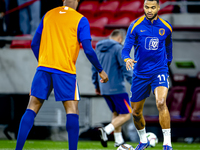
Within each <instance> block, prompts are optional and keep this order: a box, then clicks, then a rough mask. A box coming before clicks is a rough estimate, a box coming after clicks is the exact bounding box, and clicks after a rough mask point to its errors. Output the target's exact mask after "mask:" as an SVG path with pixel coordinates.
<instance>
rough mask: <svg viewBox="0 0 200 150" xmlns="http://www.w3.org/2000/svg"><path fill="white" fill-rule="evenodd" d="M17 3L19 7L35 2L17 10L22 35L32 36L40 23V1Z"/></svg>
mask: <svg viewBox="0 0 200 150" xmlns="http://www.w3.org/2000/svg"><path fill="white" fill-rule="evenodd" d="M17 1H18V5H19V6H20V5H23V4H25V3H27V2H30V1H35V2H34V3H32V4H31V5H28V6H26V7H24V8H22V9H20V10H19V25H20V30H21V31H22V34H31V35H32V36H33V35H34V33H35V31H36V29H37V27H38V25H39V23H40V12H41V2H40V0H17Z"/></svg>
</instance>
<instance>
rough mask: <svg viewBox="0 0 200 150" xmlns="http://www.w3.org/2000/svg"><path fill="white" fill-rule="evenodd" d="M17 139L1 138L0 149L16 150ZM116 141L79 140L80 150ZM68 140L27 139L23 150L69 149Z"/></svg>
mask: <svg viewBox="0 0 200 150" xmlns="http://www.w3.org/2000/svg"><path fill="white" fill-rule="evenodd" d="M127 143H128V144H131V145H132V146H133V147H136V146H137V143H131V142H127ZM172 144H173V149H174V150H200V143H194V144H186V143H172ZM15 145H16V141H9V140H0V150H14V149H15ZM113 145H114V142H110V141H109V142H108V147H107V148H104V147H102V146H101V144H100V142H99V141H79V143H78V150H116V149H117V148H115V147H114V146H113ZM67 149H68V143H67V142H58V141H46V140H40V141H35V140H27V141H26V143H25V146H24V149H23V150H67ZM148 149H149V150H162V143H158V144H157V145H156V147H154V148H148Z"/></svg>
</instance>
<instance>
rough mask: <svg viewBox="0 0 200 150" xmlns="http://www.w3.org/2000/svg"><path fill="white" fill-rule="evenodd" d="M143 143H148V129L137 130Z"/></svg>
mask: <svg viewBox="0 0 200 150" xmlns="http://www.w3.org/2000/svg"><path fill="white" fill-rule="evenodd" d="M137 132H138V135H139V137H140V142H141V143H147V136H146V129H145V128H144V129H142V130H137Z"/></svg>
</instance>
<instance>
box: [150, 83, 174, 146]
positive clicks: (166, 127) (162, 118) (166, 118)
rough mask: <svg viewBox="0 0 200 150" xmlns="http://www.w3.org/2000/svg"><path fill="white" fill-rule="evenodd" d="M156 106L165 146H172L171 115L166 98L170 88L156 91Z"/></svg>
mask: <svg viewBox="0 0 200 150" xmlns="http://www.w3.org/2000/svg"><path fill="white" fill-rule="evenodd" d="M154 91H155V97H156V105H157V108H158V111H159V122H160V125H161V128H162V132H163V137H164V141H163V145H168V146H170V147H171V146H172V144H171V128H170V114H169V110H168V107H167V104H166V97H167V93H168V88H167V87H164V86H159V87H157V88H156V89H155V90H154Z"/></svg>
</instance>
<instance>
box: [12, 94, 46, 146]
mask: <svg viewBox="0 0 200 150" xmlns="http://www.w3.org/2000/svg"><path fill="white" fill-rule="evenodd" d="M42 104H43V100H40V99H38V98H36V97H34V96H30V100H29V104H28V107H27V109H26V112H25V113H24V115H23V116H22V119H21V122H20V125H19V131H18V136H17V144H16V150H22V148H23V146H24V143H25V141H26V138H27V136H28V134H29V132H30V130H31V128H32V126H33V123H34V119H35V116H36V114H37V113H38V111H39V110H40V108H41V106H42Z"/></svg>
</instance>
